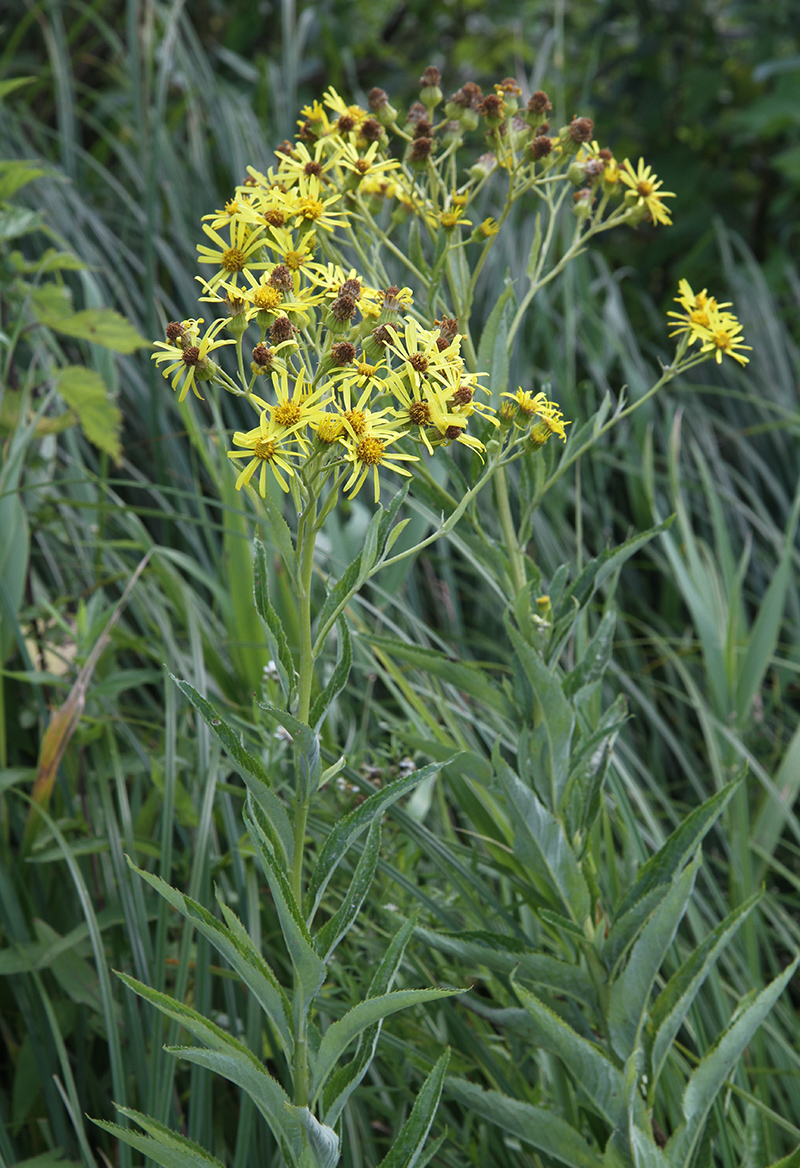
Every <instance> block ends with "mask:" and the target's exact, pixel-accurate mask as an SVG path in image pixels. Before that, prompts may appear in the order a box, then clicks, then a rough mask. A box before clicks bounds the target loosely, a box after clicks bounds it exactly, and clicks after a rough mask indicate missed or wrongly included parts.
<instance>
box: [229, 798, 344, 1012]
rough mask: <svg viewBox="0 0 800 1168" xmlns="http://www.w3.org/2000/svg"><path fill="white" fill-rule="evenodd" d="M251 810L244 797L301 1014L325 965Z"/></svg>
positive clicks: (313, 993) (249, 823) (283, 874)
mask: <svg viewBox="0 0 800 1168" xmlns="http://www.w3.org/2000/svg"><path fill="white" fill-rule="evenodd" d="M254 811H255V809H254V808H253V806H252V803H251V801H250V797H249V796H248V806H247V807H246V808H245V811H244V821H245V826H246V827H247V830H248V833H249V835H250V838H251V839H252V841H253V844H254V846H255V849H256V856H257V857H258V859H259V861H260V863H261V867H262V868H263V869H264V874H265V875H266V877H267V882H268V883H269V887H270V892H271V893H272V899H273V900H274V901H275V908H276V909H277V912H278V918H279V920H280V922H281V931H282V933H283V939H284V941H285V942H286V948H287V949H288V950H289V956H290V957H291V959H292V965H293V966H294V969H295V972H296V974H297V977H298V980H299V985H300V988H301V989H302V1000H301V1001H300V1002H297V1001H295V1008H296V1009H299V1010H300V1011H301V1012H302V1013H303V1014H305V1013H306V1012H307V1011H308V1008H309V1006H310V1005H311V1003H312V1001H313V1000H314V998H315V997H316V994H317V992H318V991H319V988H320V986H321V985H322V983H323V981H324V980H325V963H324V962H323V961H321V960H320V958H319V956H318V954H317V953H316V951H315V950H314V946H313V943H312V940H311V934H310V933H309V931H308V928H307V927H306V923H305V921H304V920H303V916H302V913H301V912H300V909H299V908H298V906H297V902H296V900H295V898H294V894H293V892H292V889H291V886H290V884H289V879H288V877H287V875H286V872H285V870H284V868H283V865H282V864H281V863H280V862H279V861H278V860H277V859H276V857H275V855H274V854H273V852H272V849H271V847H270V843H269V840H268V838H267V837H266V836H265V835H264V833H263V831H262V830H261V828H260V827H259V823H258V817H257V815H256V814H255V813H254Z"/></svg>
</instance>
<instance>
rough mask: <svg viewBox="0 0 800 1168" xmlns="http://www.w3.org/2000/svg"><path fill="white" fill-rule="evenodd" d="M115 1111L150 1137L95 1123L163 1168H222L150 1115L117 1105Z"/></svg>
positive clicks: (115, 1126)
mask: <svg viewBox="0 0 800 1168" xmlns="http://www.w3.org/2000/svg"><path fill="white" fill-rule="evenodd" d="M116 1108H117V1111H118V1112H119V1113H120V1115H124V1116H126V1117H127V1118H128V1119H132V1120H133V1121H134V1123H137V1124H138V1125H139V1127H141V1128H143V1129H144V1131H145V1132H146V1133H147V1135H142V1134H141V1133H140V1132H137V1131H133V1130H131V1128H127V1127H121V1126H120V1125H119V1124H118V1123H107V1122H106V1121H105V1120H102V1119H93V1120H92V1123H94V1124H96V1126H97V1127H99V1128H102V1129H103V1131H107V1132H108V1133H109V1134H110V1135H112V1136H114V1137H115V1138H116V1139H118V1140H120V1141H121V1142H122V1143H123V1144H127V1145H128V1146H129V1147H131V1148H135V1149H136V1151H137V1152H141V1153H142V1154H143V1155H144V1156H146V1157H148V1159H150V1160H153V1161H154V1162H155V1163H156V1164H160V1165H161V1168H223V1165H222V1164H221V1163H220V1161H219V1160H217V1159H216V1158H215V1157H214V1156H212V1155H211V1153H210V1152H207V1151H206V1150H205V1148H201V1147H200V1145H199V1144H196V1143H195V1142H194V1140H189V1139H187V1138H186V1136H182V1135H180V1134H179V1133H178V1132H174V1131H172V1130H171V1129H170V1128H168V1127H165V1126H164V1124H162V1123H158V1122H157V1121H156V1120H155V1119H151V1118H150V1117H149V1116H147V1115H142V1113H141V1112H140V1111H134V1110H133V1108H131V1107H120V1106H119V1104H117V1105H116Z"/></svg>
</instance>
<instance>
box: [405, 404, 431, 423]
mask: <svg viewBox="0 0 800 1168" xmlns="http://www.w3.org/2000/svg"><path fill="white" fill-rule="evenodd" d="M408 416H409V418H410V419H411V421H412V422H413V423H414V425H415V426H430V424H431V407H430V406H429V405H428V403H427V402H426V401H415V402H412V403H411V405H410V406H409V407H408Z"/></svg>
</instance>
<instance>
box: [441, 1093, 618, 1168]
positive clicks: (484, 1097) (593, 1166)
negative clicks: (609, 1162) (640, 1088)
mask: <svg viewBox="0 0 800 1168" xmlns="http://www.w3.org/2000/svg"><path fill="white" fill-rule="evenodd" d="M446 1087H447V1094H448V1095H449V1096H452V1098H453V1099H456V1100H458V1102H459V1103H460V1104H461V1105H462V1107H464V1108H465V1109H466V1110H467V1111H468V1112H471V1113H473V1114H475V1115H480V1116H481V1117H482V1118H483V1119H488V1120H489V1122H490V1123H494V1124H497V1126H498V1127H499V1128H501V1129H502V1131H504V1132H507V1133H508V1135H512V1136H516V1138H517V1139H518V1140H523V1141H524V1142H525V1143H526V1144H530V1145H531V1147H534V1148H538V1149H539V1151H540V1152H544V1154H545V1155H546V1156H552V1157H553V1159H555V1160H558V1161H560V1162H561V1163H562V1164H568V1165H569V1168H603V1161H602V1160H601V1158H600V1157H599V1156H598V1155H597V1153H596V1152H594V1151H593V1150H592V1148H591V1147H590V1146H589V1145H588V1144H587V1142H586V1140H584V1139H583V1137H582V1136H581V1134H580V1132H577V1131H576V1130H575V1128H574V1127H571V1126H570V1124H568V1123H567V1122H566V1121H565V1120H563V1119H560V1118H559V1116H557V1115H555V1114H554V1113H553V1112H552V1111H545V1109H544V1108H542V1107H534V1106H533V1104H531V1103H525V1102H523V1101H522V1100H521V1099H511V1098H509V1096H507V1095H503V1094H502V1093H501V1092H500V1091H484V1090H483V1089H482V1088H481V1087H478V1086H476V1085H475V1084H474V1083H467V1082H464V1080H462V1079H448V1080H447V1084H446Z"/></svg>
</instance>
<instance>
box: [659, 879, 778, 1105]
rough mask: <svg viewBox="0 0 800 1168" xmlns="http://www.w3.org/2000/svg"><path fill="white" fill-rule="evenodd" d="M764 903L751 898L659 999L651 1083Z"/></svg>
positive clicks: (758, 896)
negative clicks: (716, 969)
mask: <svg viewBox="0 0 800 1168" xmlns="http://www.w3.org/2000/svg"><path fill="white" fill-rule="evenodd" d="M760 899H761V893H756V895H755V896H751V897H750V899H749V900H747V901H745V903H744V904H741V905H739V907H738V908H736V909H734V911H733V912H732V913H730V914H729V915H728V916H727V917H726V918H725V920H724V921H722V922H721V923H720V924H719V925H717V927H716V928H715V929H714V931H713V932H712V933H709V935H708V936H707V937H706V938H704V940H703V941H702V942H701V943H700V945H698V947H697V948H696V949H695V950H694V952H693V953H692V954H691V956H690V957H689V958H687V960H686V961H685V962H684V963H683V965H682V966H681V967H680V969H678V970H676V971H675V973H674V974H673V975H672V977H671V978H670V979H669V981H668V982H667V984H666V985H665V986H664V988H663V990H662V991H661V993H660V994H659V995H658V997H657V998H656V1000H655V1003H654V1004H653V1010H652V1015H651V1026H652V1031H653V1039H652V1044H651V1056H650V1077H651V1082H653V1083H656V1082H658V1078H659V1076H660V1074H661V1071H662V1068H663V1066H664V1063H665V1061H666V1058H667V1055H668V1054H669V1049H670V1047H671V1046H672V1043H673V1041H674V1039H675V1037H676V1035H677V1034H678V1031H679V1030H680V1028H681V1026H682V1025H683V1022H684V1019H685V1018H686V1015H687V1014H688V1012H689V1009H690V1007H691V1004H692V1002H693V1001H694V999H695V997H696V996H697V994H698V992H699V990H700V987H701V986H702V984H703V982H704V981H705V979H706V977H707V976H708V974H709V972H710V971H711V968H712V966H713V965H714V963H715V961H716V960H717V959H718V958H719V956H720V954H721V953H722V951H723V950H724V948H725V946H726V945H727V944H728V942H729V941H730V940H731V939H732V938H733V936H734V934H735V933H736V931H737V930H738V928H739V927H740V925H742V924H743V922H744V921H745V920H746V919H747V917H748V916H749V915H750V913H751V912H752V911H753V909H754V907H755V906H756V904H758V902H759V900H760Z"/></svg>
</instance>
